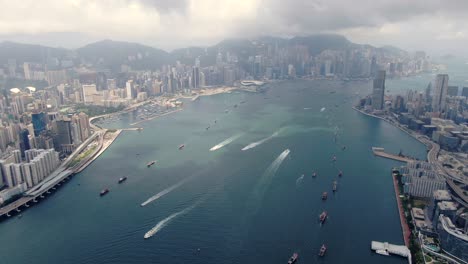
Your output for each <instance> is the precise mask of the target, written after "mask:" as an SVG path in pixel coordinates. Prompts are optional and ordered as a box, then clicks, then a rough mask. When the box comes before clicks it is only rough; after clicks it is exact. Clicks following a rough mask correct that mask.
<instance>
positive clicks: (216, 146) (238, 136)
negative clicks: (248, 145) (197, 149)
mask: <svg viewBox="0 0 468 264" xmlns="http://www.w3.org/2000/svg"><path fill="white" fill-rule="evenodd" d="M242 135H243V134H238V135H235V136H232V137H230V138H228V139H225V140H224V141H223V142H221V143H219V144H218V145H215V146H213V147H212V148H210V151H215V150H218V149H220V148H222V147H224V146H226V145H228V144H231V143H232V142H233V141H234V140H236V139H238V138H240V137H241V136H242Z"/></svg>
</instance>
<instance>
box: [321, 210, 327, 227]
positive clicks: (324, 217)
mask: <svg viewBox="0 0 468 264" xmlns="http://www.w3.org/2000/svg"><path fill="white" fill-rule="evenodd" d="M327 217H328V213H327V211H323V212H322V213H321V214H320V216H319V220H320V222H321V223H322V224H323V223H324V222H325V220H327Z"/></svg>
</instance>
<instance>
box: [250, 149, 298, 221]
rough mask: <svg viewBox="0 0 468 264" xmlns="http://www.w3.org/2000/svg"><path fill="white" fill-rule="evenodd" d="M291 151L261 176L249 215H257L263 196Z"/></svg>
mask: <svg viewBox="0 0 468 264" xmlns="http://www.w3.org/2000/svg"><path fill="white" fill-rule="evenodd" d="M289 152H290V150H289V149H285V150H284V151H283V152H281V154H280V155H279V156H278V157H277V158H276V159H275V160H274V161H273V162H272V163H271V164H270V166H269V167H268V168H267V169H266V170H265V173H263V175H262V176H261V178H260V180H259V181H258V183H257V186H256V188H255V189H254V191H253V193H252V197H251V206H250V207H249V212H248V214H255V213H256V212H257V210H258V208H259V207H260V204H261V202H262V199H263V196H264V194H265V192H266V190H267V189H268V187H269V186H270V183H271V181H272V179H273V176H274V175H275V173H276V171H277V170H278V169H279V167H280V166H281V163H283V161H284V159H286V157H287V156H288V155H289Z"/></svg>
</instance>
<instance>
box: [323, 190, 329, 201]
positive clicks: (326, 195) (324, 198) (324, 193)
mask: <svg viewBox="0 0 468 264" xmlns="http://www.w3.org/2000/svg"><path fill="white" fill-rule="evenodd" d="M327 198H328V193H327V192H323V193H322V200H326V199H327Z"/></svg>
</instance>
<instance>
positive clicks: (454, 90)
mask: <svg viewBox="0 0 468 264" xmlns="http://www.w3.org/2000/svg"><path fill="white" fill-rule="evenodd" d="M447 95H448V96H457V95H458V86H449V87H448V90H447Z"/></svg>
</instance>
